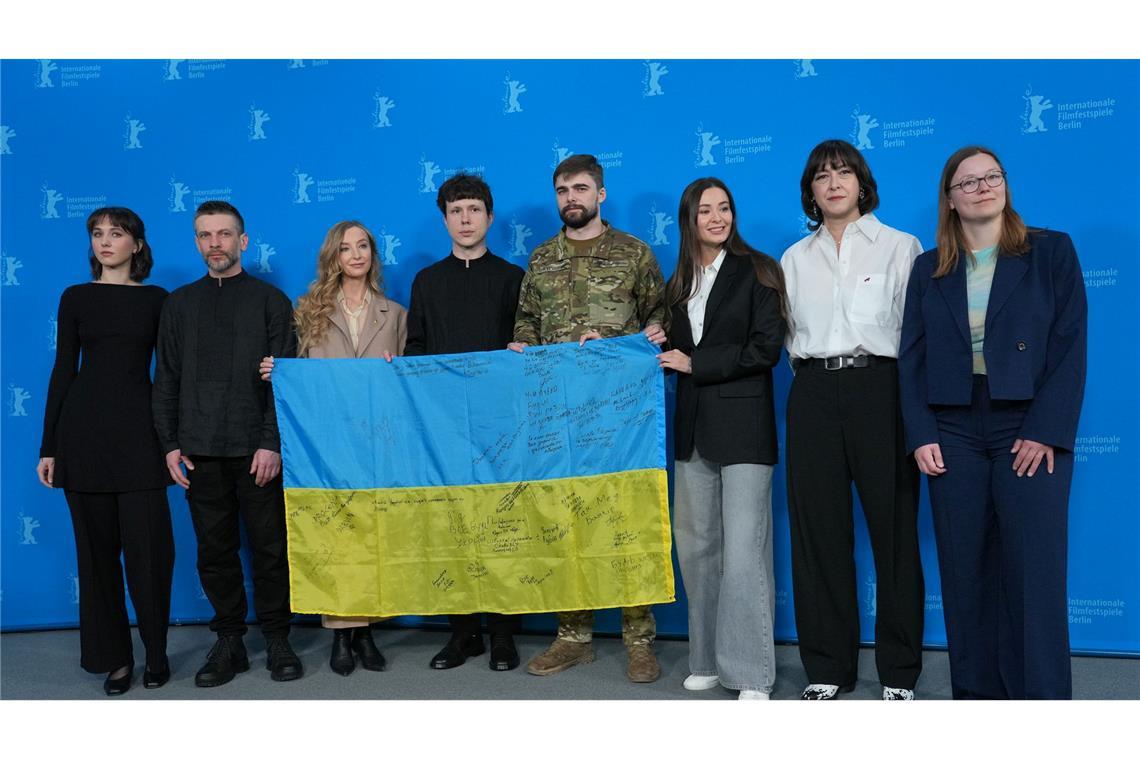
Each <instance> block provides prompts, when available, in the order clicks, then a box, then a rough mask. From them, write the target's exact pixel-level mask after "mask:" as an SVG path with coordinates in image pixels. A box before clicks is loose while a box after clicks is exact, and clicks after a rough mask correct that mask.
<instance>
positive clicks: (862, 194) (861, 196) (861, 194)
mask: <svg viewBox="0 0 1140 760" xmlns="http://www.w3.org/2000/svg"><path fill="white" fill-rule="evenodd" d="M866 197H867V191H866V190H864V189H863V188H859V200H863V199H864V198H866Z"/></svg>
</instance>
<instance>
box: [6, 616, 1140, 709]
mask: <svg viewBox="0 0 1140 760" xmlns="http://www.w3.org/2000/svg"><path fill="white" fill-rule="evenodd" d="M375 638H376V642H377V644H378V645H379V646H380V649H381V651H383V653H384V656H385V657H386V658H387V660H388V670H386V671H384V672H382V673H371V672H368V671H364V670H359V669H358V670H357V671H356V672H355V673H353V674H352V675H351V676H349V677H347V678H345V677H342V676H339V675H337V674H336V673H333V672H332V671H331V670H329V666H328V650H329V645H330V642H331V633H329V632H328V631H324V630H322V629H320V628H316V627H307V626H306V627H296V628H294V630H293V634H292V637H291V640H292V642H293V646H294V648H296V650H297V653H298V654H299V655H300V656H301V659H302V661H303V662H304V664H305V676H304V678H302V679H301V680H299V681H293V682H289V683H276V682H274V681H272V680H270V678H269V673H268V671H266V670H265V652H264V642H263V641H262V639H261V635H260V633H258V631H257V630H256V629H253V630H252V631H251V632H250V633H249V634H248V635H247V636H246V646H247V647H248V648H249V650H250V659H251V665H252V669H251V670H250V671H249V672H248V673H243V674H240V675H238V676H237V677H236V678H235V679H234V680H233V681H231V682H230V683H229V684H226V685H225V686H220V687H216V688H212V689H199V688H196V687H195V686H194V672H195V671H196V670H197V669H198V667H199V666H200V665H201V664H202V661H203V658H204V657H205V654H206V652H207V651H208V649H209V647H210V645H211V644H212V643H213V634H211V633H210V631H209V629H208V628H207V627H206V626H201V625H193V626H174V627H172V628H171V629H170V644H169V656H170V663H171V667H172V669H173V671H174V674H173V677H172V678H171V680H170V682H169V683H168V684H167V685H166V686H165V687H163V688H161V689H154V690H146V689H143V688H142V687H141V684H140V679H141V677H142V670H141V652H142V646H141V644H139V643H138V641H137V636H136V644H135V647H136V660H137V661H138V662H139V668H137V669H136V671H135V683H134V687H133V688H132V689H131V690H130V691H129V692H128V693H127V694H125V695H124V696H123V697H120V699H123V700H133V699H141V700H153V699H199V700H201V699H701V700H716V699H735V698H736V692H733V691H729V690H727V689H722V688H716V689H711V690H709V691H704V692H688V691H685V690H684V689H683V688H681V681H682V680H684V678H685V676H687V675H688V672H689V671H688V665H687V653H688V642H685V641H658V642H657V644H656V651H657V653H658V657H659V658H660V660H661V669H662V676H661V679H660V680H659V681H657V682H656V683H652V684H632V683H630V682H629V681H628V680H626V677H625V652H624V650H623V648H622V644H621V641H620V640H619V639H615V638H598V639H596V641H595V646H596V647H597V653H598V658H597V660H596V661H595V662H593V663H591V664H589V665H581V666H578V667H576V668H572V669H571V670H568V671H566V672H564V673H560V674H558V675H555V676H550V677H547V678H537V677H535V676H531V675H528V674H527V673H526V671H525V670H524V669H523V667H520V668H519V669H518V670H514V671H511V672H507V673H495V672H492V671H491V670H489V669H488V668H487V665H486V662H487V658H486V656H485V655H484V656H483V657H480V658H475V659H472V660H469V661H468V662H467V664H466V665H464V666H462V667H460V668H456V669H454V670H449V671H433V670H431V669H429V668H428V667H427V664H428V661H429V660H430V659H431V657H432V655H433V654H435V652H436V651H437V650H438V649H439V648H440V647H441V646H442V645H443V644H444V642H445V641H446V640H447V634H446V633H444V632H441V631H422V630H412V629H397V628H388V629H384V628H382V629H378V630H376V632H375ZM516 642H517V643H518V646H519V652H520V654H521V656H522V659H523V663H524V666H525V663H526V661H527V659H529V658H530V657H533V656H534V655H535V654H537V653H539V652H540V651H542V650H543V649H544V648H545V647H546V646H547V645H548V644H549V643H550V639H549V637H547V636H520V637H518V638H516ZM923 663H924V664H923V674H922V678H921V680H920V681H919V684H918V689H917V695H918V698H919V699H948V698H949V697H950V677H949V667H948V664H947V659H946V653H945V652H938V651H928V652H926V653H925V655H924V658H923ZM776 666H777V673H778V677H777V681H776V689H775V692H774V693H773V697H774V698H776V699H796V698H797V697H798V696H799V692H800V689H802V688H803V685H804V681H805V677H804V671H803V668H802V666H801V665H800V661H799V655H798V652H797V649H796V647H795V646H791V645H787V646H779V647H777V650H776ZM859 672H860V676H861V678H860V681H859V683H858V685H857V686H856V688H855V691H854V692H853V693H851V694H846V695H843V697H842V698H843V699H878V698H879V694H880V688H879V685H878V682H877V679H876V678H875V675H874V673H875V669H874V652H873V651H872V650H870V649H863V650H861V652H860V665H859ZM102 684H103V678H102V676H95V675H90V674H87V673H84V672H83V671H82V670H81V669H80V668H79V632H78V631H75V630H69V631H40V632H34V633H6V634H3V635H2V636H0V697H2V698H3V699H106V697H104V696H103V691H102ZM1073 696H1074V698H1076V699H1140V660H1137V659H1116V658H1102V657H1074V658H1073Z"/></svg>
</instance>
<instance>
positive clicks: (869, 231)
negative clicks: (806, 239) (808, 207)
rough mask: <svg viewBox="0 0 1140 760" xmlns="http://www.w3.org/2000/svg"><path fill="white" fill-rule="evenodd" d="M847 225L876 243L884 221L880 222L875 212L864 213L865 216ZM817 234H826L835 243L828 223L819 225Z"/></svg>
mask: <svg viewBox="0 0 1140 760" xmlns="http://www.w3.org/2000/svg"><path fill="white" fill-rule="evenodd" d="M847 226H848V227H853V228H854V229H855V231H856V232H859V233H862V235H863V237H865V238H867V240H869V241H870V242H872V243H874V242H875V239H876V238H878V237H879V230H881V229H882V228H883V223H882V222H880V221H879V220H878V219H877V218H876V217H875V215H874V214H871V213H867V214H863V216H861V217H859V218H858V219H856V220H855V221H853V222H851V224H849V225H847ZM815 235H816V237H824V236H826V239H827V240H831V242H833V243H834V242H835V241H834V240H832V238H831V233H830V232H828V231H827V226H826V225H823V224H821V225H819V229H817V230H816V231H815Z"/></svg>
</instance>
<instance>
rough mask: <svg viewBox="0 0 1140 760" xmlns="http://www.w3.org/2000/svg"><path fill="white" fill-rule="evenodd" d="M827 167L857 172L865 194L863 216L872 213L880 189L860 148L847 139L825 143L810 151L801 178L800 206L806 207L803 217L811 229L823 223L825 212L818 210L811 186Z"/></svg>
mask: <svg viewBox="0 0 1140 760" xmlns="http://www.w3.org/2000/svg"><path fill="white" fill-rule="evenodd" d="M828 164H831V165H832V166H834V167H836V168H838V167H840V166H850V167H851V169H852V170H854V172H855V178H856V179H857V180H859V189H860V190H862V191H863V197H862V198H860V199H859V213H860V214H869V213H870V212H872V211H874V210H875V209H877V208H878V207H879V186H878V185H877V184H875V178H874V177H873V176H871V167H870V166H868V165H867V161H866V159H864V158H863V154H862V153H860V152H859V149H858V148H856V147H855V146H854V145H852V144H851V143H849V142H847V141H846V140H824V141H823V142H821V143H820V144H819V145H817V146H815V147H814V148H812V149H811V153H810V154H809V155H808V160H807V164H806V165H805V166H804V173H803V176H802V177H800V204H801V205H803V208H804V214H805V215H806V216H807V218H808V219H810V220H811V221H809V222H808V229H809V230H817V229H819V226H820V225H821V224H823V213H822V212H820V210H819V209H818V208H816V205H815V196H814V195H813V194H812V191H811V183H812V180H813V179H815V175H816V173H817V172H819V171H820V170H821V169H823V167H825V166H827V165H828Z"/></svg>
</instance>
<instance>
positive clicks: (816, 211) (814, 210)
mask: <svg viewBox="0 0 1140 760" xmlns="http://www.w3.org/2000/svg"><path fill="white" fill-rule="evenodd" d="M811 215H812V216H813V217H815V216H819V209H818V208H817V207H816V205H815V199H814V198H813V199H812V201H811Z"/></svg>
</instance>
